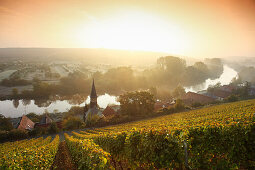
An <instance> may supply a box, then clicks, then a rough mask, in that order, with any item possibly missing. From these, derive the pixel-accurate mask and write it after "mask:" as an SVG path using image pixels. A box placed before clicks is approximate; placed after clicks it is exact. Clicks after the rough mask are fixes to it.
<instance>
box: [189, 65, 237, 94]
mask: <svg viewBox="0 0 255 170" xmlns="http://www.w3.org/2000/svg"><path fill="white" fill-rule="evenodd" d="M237 76H238V73H237V72H236V71H235V70H234V69H232V68H230V67H228V66H227V65H224V67H223V73H222V74H221V76H220V77H219V78H217V79H214V80H211V79H207V80H206V81H205V82H204V83H202V84H198V85H195V86H191V87H185V90H186V92H187V91H192V92H198V91H202V90H206V89H207V88H208V87H209V86H210V85H215V84H217V83H218V82H220V83H221V85H227V84H229V83H231V80H232V79H233V78H234V77H237Z"/></svg>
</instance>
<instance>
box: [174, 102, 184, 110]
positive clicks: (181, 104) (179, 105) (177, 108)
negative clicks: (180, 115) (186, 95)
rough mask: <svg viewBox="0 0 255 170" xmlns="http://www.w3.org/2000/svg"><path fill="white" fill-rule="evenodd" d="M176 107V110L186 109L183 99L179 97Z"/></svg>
mask: <svg viewBox="0 0 255 170" xmlns="http://www.w3.org/2000/svg"><path fill="white" fill-rule="evenodd" d="M174 109H175V111H176V112H179V111H183V110H184V109H185V105H184V103H183V101H182V100H181V99H177V100H176V103H175V105H174Z"/></svg>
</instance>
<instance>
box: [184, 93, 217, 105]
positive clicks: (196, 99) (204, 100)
mask: <svg viewBox="0 0 255 170" xmlns="http://www.w3.org/2000/svg"><path fill="white" fill-rule="evenodd" d="M181 99H182V100H183V102H184V104H186V105H192V104H193V103H201V104H208V103H211V102H213V101H214V100H215V99H213V98H212V97H209V96H206V95H202V94H197V93H194V92H188V93H186V94H185V95H184V96H183V97H182V98H181Z"/></svg>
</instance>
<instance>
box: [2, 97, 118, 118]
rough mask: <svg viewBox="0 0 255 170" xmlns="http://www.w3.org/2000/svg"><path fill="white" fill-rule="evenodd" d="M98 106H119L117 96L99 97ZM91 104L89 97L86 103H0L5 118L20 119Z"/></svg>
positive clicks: (67, 101)
mask: <svg viewBox="0 0 255 170" xmlns="http://www.w3.org/2000/svg"><path fill="white" fill-rule="evenodd" d="M97 101H98V105H99V107H101V108H106V106H107V105H108V104H115V105H119V102H117V97H116V96H111V95H109V94H104V95H100V96H98V99H97ZM89 102H90V97H89V96H88V97H87V99H86V100H85V101H74V100H55V101H51V100H4V101H0V114H3V115H4V116H5V117H11V118H14V117H20V116H22V115H23V114H28V113H31V112H33V113H36V114H43V113H44V112H45V111H46V110H47V111H48V112H49V113H53V112H66V111H68V110H69V109H70V108H71V107H72V106H85V103H89Z"/></svg>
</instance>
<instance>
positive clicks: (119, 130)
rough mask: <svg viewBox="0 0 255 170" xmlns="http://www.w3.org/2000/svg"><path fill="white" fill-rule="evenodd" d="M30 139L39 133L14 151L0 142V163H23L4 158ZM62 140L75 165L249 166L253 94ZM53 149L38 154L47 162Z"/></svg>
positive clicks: (253, 150) (254, 137) (254, 162)
mask: <svg viewBox="0 0 255 170" xmlns="http://www.w3.org/2000/svg"><path fill="white" fill-rule="evenodd" d="M34 140H41V139H40V138H39V139H32V140H25V141H21V142H18V146H21V149H19V151H17V149H16V145H14V144H13V143H4V144H2V145H0V149H1V155H0V156H1V157H3V158H4V159H1V160H6V161H2V162H1V164H0V165H1V167H7V166H10V165H12V166H14V165H15V166H19V165H20V166H21V165H22V167H24V165H23V164H21V163H20V161H21V160H22V158H20V157H19V158H20V159H17V160H18V162H19V164H17V163H16V161H15V163H10V160H12V159H14V158H15V156H14V155H19V154H21V153H22V154H24V152H23V151H24V150H26V151H29V150H31V149H29V148H31V147H34V146H33V145H35V143H36V144H37V145H40V142H39V143H38V142H35V141H34ZM45 140H47V139H45ZM45 140H44V141H45ZM65 141H66V145H67V148H68V149H69V151H70V155H71V157H72V160H73V163H74V164H75V165H76V166H77V168H78V169H127V168H131V169H136V168H141V169H164V168H174V169H189V168H192V169H254V168H255V100H248V101H241V102H235V103H229V104H223V105H218V106H211V107H208V108H203V109H198V110H193V111H189V112H182V113H176V114H172V115H167V116H162V117H158V118H154V119H148V120H144V121H138V122H133V123H127V124H121V125H116V126H108V127H104V128H96V129H87V130H83V131H80V132H78V133H77V132H74V131H73V132H72V134H71V135H70V134H69V135H68V134H65ZM41 143H44V142H41ZM45 143H47V141H45ZM55 144H56V145H57V142H56V143H55ZM46 145H47V144H46ZM56 145H54V146H56ZM43 146H45V145H43ZM52 146H53V145H52ZM39 148H40V147H39ZM39 148H38V149H36V150H40V149H39ZM16 152H18V153H19V154H15V153H16ZM5 153H8V156H7V157H6V156H4V155H6V154H5ZM34 153H36V152H35V151H34V152H33V154H34ZM22 154H21V155H22ZM33 154H32V155H33ZM54 154H55V152H53V155H51V156H49V155H48V156H47V154H46V156H45V155H44V156H43V157H44V158H43V160H44V161H46V159H49V161H48V162H49V164H50V163H52V162H53V160H52V157H54ZM30 155H31V154H30ZM15 160H16V159H15ZM3 162H4V163H3ZM21 162H22V161H21ZM25 162H27V159H26V161H25ZM48 167H49V166H48Z"/></svg>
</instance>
